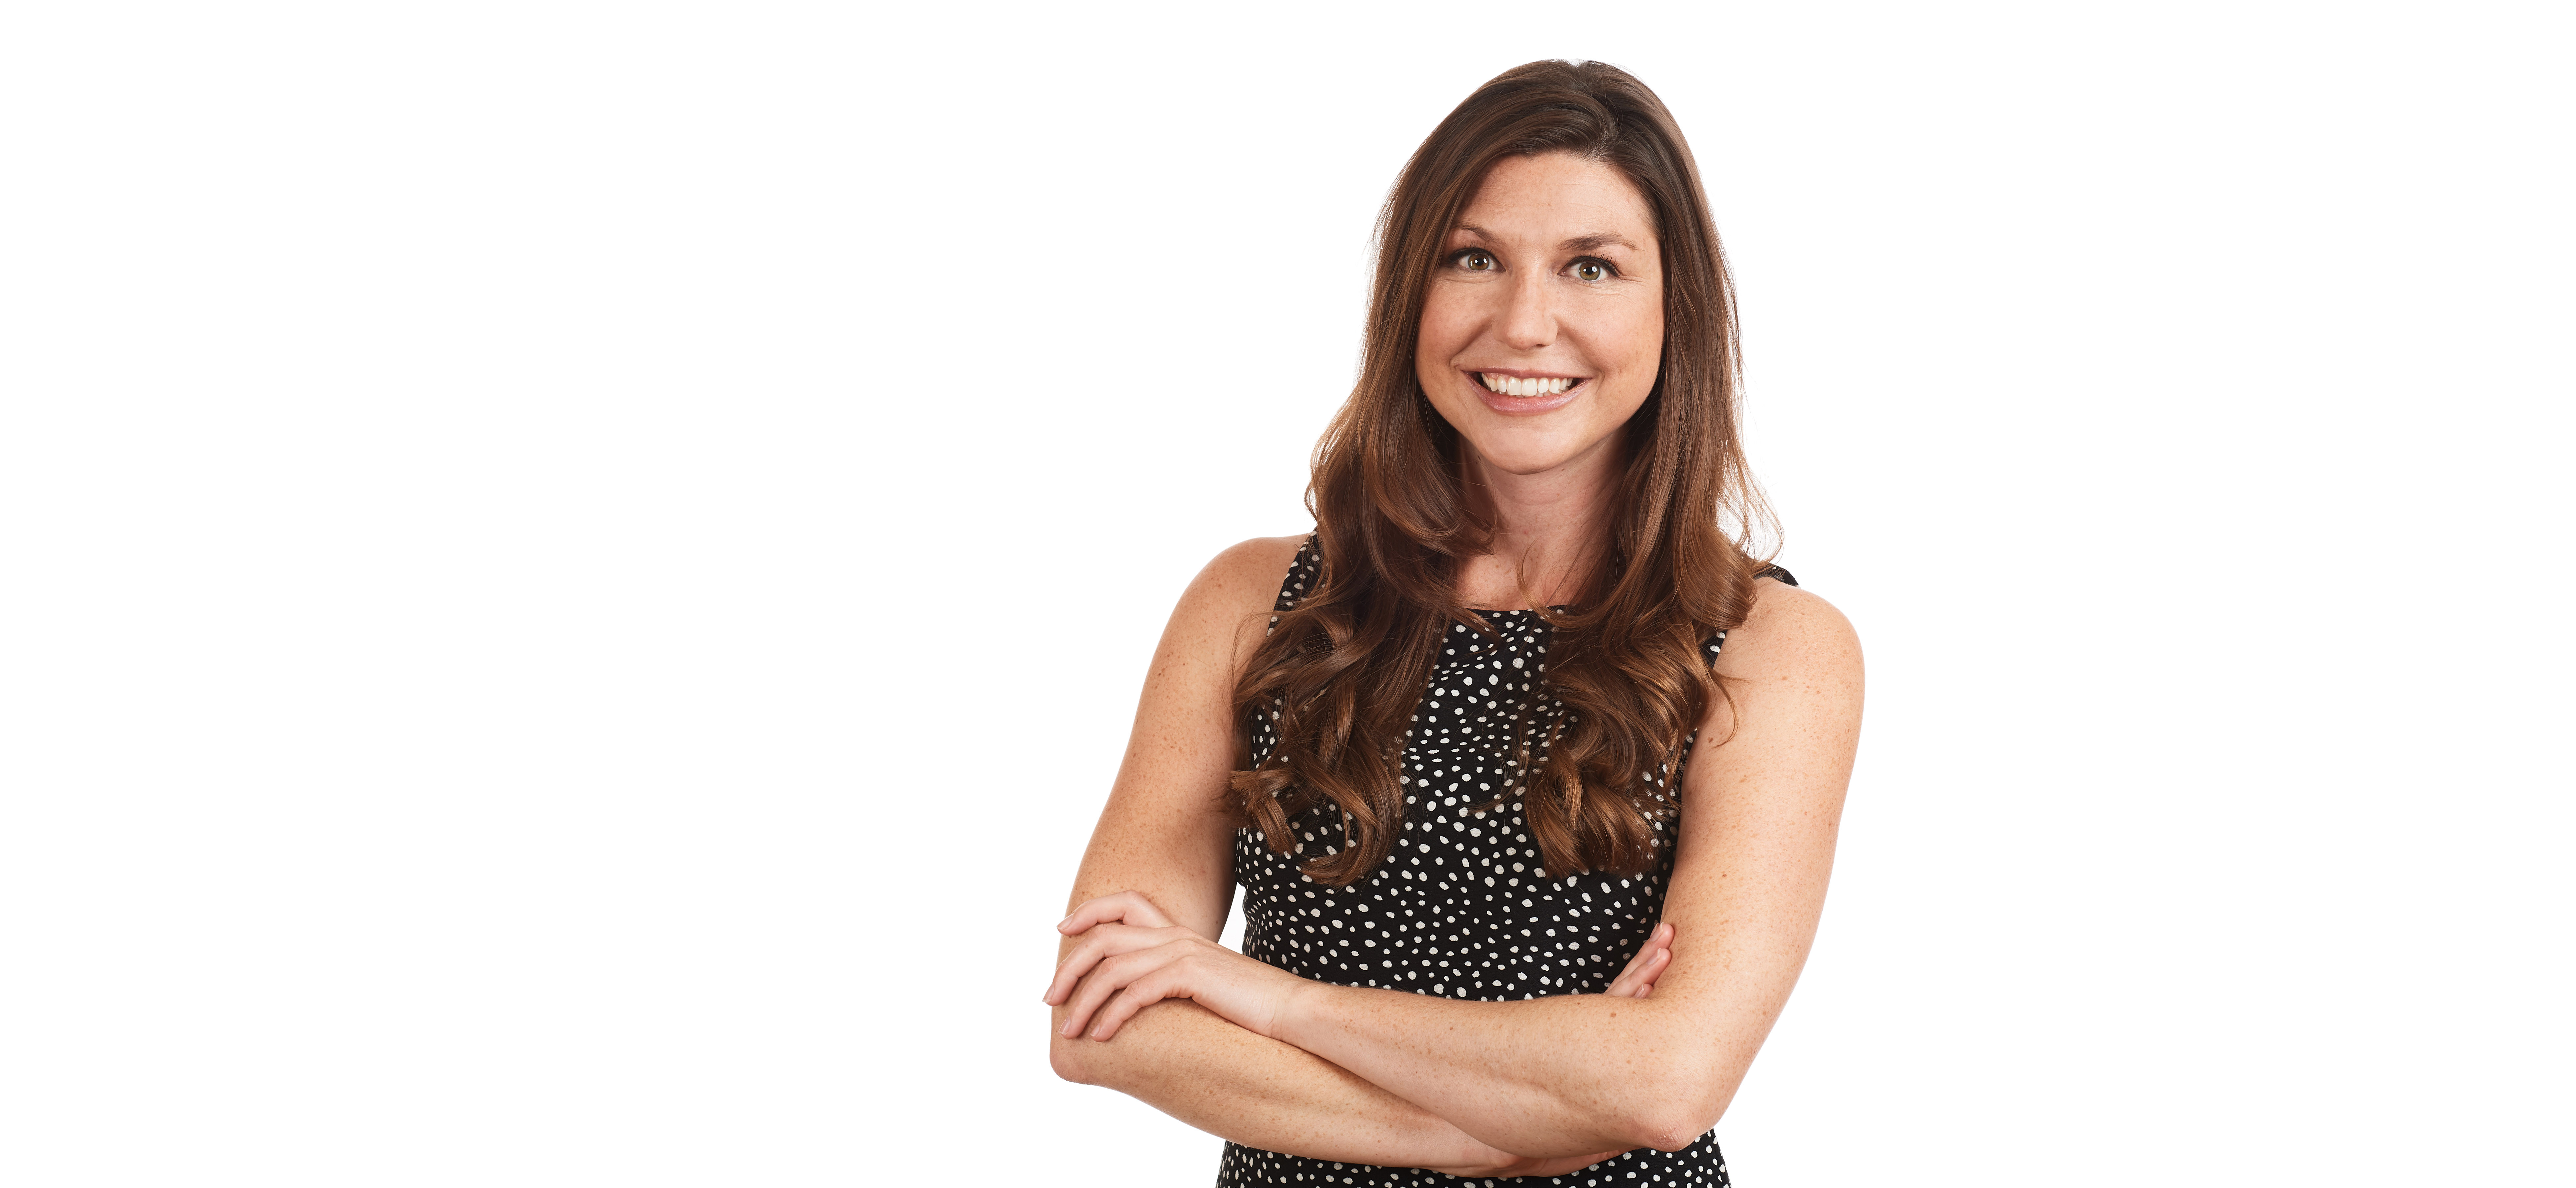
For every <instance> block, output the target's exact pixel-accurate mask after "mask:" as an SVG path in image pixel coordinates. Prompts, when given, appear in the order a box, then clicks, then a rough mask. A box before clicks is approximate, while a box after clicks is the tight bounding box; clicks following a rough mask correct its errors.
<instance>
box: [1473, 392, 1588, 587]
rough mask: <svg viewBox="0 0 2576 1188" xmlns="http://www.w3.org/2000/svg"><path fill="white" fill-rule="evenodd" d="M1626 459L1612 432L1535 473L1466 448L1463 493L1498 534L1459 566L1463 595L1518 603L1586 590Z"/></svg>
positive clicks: (1495, 533)
mask: <svg viewBox="0 0 2576 1188" xmlns="http://www.w3.org/2000/svg"><path fill="white" fill-rule="evenodd" d="M1624 460H1625V456H1624V453H1623V451H1622V450H1621V449H1620V448H1619V443H1618V441H1617V436H1616V435H1615V434H1614V435H1613V436H1612V438H1611V440H1608V441H1605V442H1603V443H1601V446H1600V447H1599V448H1596V449H1594V450H1591V451H1589V452H1587V453H1586V454H1585V455H1584V456H1582V457H1580V458H1575V459H1572V460H1570V461H1568V462H1567V463H1566V464H1564V465H1562V466H1558V467H1554V468H1552V469H1548V470H1543V471H1540V472H1538V473H1536V474H1513V473H1511V472H1509V471H1505V470H1501V469H1499V468H1497V467H1495V466H1493V465H1491V464H1490V463H1488V462H1486V461H1485V460H1484V458H1483V457H1481V456H1479V455H1477V454H1476V453H1475V452H1474V451H1473V450H1472V449H1471V450H1469V451H1468V452H1467V459H1466V470H1467V473H1466V475H1465V478H1466V484H1465V486H1466V491H1465V494H1466V496H1467V498H1468V499H1470V500H1472V501H1474V502H1475V503H1476V504H1477V505H1478V510H1480V511H1482V512H1483V513H1484V514H1485V515H1486V517H1487V520H1488V522H1489V523H1491V524H1492V525H1493V526H1494V535H1493V543H1492V545H1491V547H1490V549H1489V551H1487V552H1486V553H1485V554H1484V555H1483V556H1478V557H1470V558H1468V559H1467V562H1466V564H1465V565H1464V566H1462V567H1461V568H1460V570H1459V574H1458V596H1459V600H1460V601H1461V602H1463V603H1465V604H1466V605H1468V606H1471V607H1480V608H1484V609H1489V610H1517V609H1521V608H1522V607H1523V606H1524V605H1525V604H1529V603H1536V604H1537V605H1541V606H1558V605H1564V604H1567V603H1571V602H1573V601H1575V600H1576V599H1577V598H1579V597H1581V596H1582V594H1583V587H1584V584H1585V582H1584V579H1585V577H1586V576H1587V574H1588V573H1589V571H1590V569H1591V567H1592V565H1593V564H1594V563H1595V562H1596V561H1597V560H1598V558H1599V555H1600V551H1601V543H1602V542H1603V541H1604V540H1605V539H1607V536H1608V529H1609V517H1610V510H1611V507H1612V504H1613V502H1614V494H1615V490H1616V487H1617V483H1618V478H1619V472H1620V470H1621V466H1620V463H1621V462H1622V461H1624ZM1524 590H1526V591H1527V596H1526V597H1524V595H1523V591H1524Z"/></svg>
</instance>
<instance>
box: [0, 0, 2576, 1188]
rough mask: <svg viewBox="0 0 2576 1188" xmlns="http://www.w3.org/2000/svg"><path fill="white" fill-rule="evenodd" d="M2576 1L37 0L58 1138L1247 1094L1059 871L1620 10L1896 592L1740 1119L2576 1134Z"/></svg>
mask: <svg viewBox="0 0 2576 1188" xmlns="http://www.w3.org/2000/svg"><path fill="white" fill-rule="evenodd" d="M2553 10H2555V11H2553ZM2563 20H2564V11H2563V9H2557V8H2556V6H2551V5H2541V4H2533V5H2527V6H2512V5H2473V4H2440V5H2435V4H2418V5H2377V4H2332V5H2327V4H2319V5H2313V6H2305V7H2300V6H2286V5H2278V4H2157V5H2128V6H2118V7H2114V6H2103V5H2059V4H2034V5H2026V6H2003V5H1972V6H1942V5H1888V6H1882V7H1869V6H1811V5H1782V4H1766V5H1752V4H1741V5H1739V4H1724V5H1687V6H1674V7H1672V8H1664V9H1657V8H1647V7H1628V6H1619V5H1561V6H1543V5H1511V4H1484V5H1438V6H1431V5H1423V6H1406V5H1386V4H1369V5H1351V6H1295V7H1287V6H1280V7H1273V8H1266V9H1254V8H1248V7H1246V8H1234V9H1224V8H1218V7H1213V6H1175V7H1171V8H1168V9H1160V10H1146V9H1116V8H1098V7H1086V6H1048V7H1035V6H1032V7H1030V8H1027V9H1010V8H1001V7H981V8H968V7H962V6H960V7H953V8H948V9H945V10H942V11H941V12H940V13H938V14H937V15H923V14H919V13H911V12H897V11H892V10H890V9H886V8H870V7H867V6H861V7H859V8H855V9H853V8H848V7H844V6H829V5H813V6H804V7H782V6H768V5H745V4H735V5H714V4H696V5H668V4H666V5H634V4H628V5H608V4H594V5H587V6H579V5H565V4H446V5H437V6H431V5H415V6H409V7H407V8H406V7H399V6H364V7H363V8H362V6H347V5H324V4H312V5H303V6H293V5H276V4H238V5H226V6H183V5H167V6H159V7H152V6H131V5H114V4H100V5H79V6H74V5H33V4H30V5H22V6H13V7H11V8H10V9H9V10H8V12H7V15H6V16H5V17H0V178H5V184H0V971H5V976H0V1180H5V1181H6V1182H8V1183H11V1184H24V1185H79V1184H152V1185H161V1184H180V1183H246V1184H260V1185H348V1184H371V1185H372V1184H462V1183H475V1184H542V1185H557V1184H619V1185H634V1184H689V1185H696V1184H881V1183H1029V1182H1047V1183H1097V1184H1165V1183H1169V1184H1190V1183H1205V1182H1207V1181H1208V1180H1209V1179H1210V1178H1211V1177H1212V1175H1213V1173H1214V1166H1215V1158H1216V1149H1217V1142H1216V1140H1215V1139H1213V1138H1209V1137H1207V1136H1204V1135H1200V1134H1198V1133H1197V1132H1194V1131H1190V1130H1188V1129H1186V1128H1184V1127H1182V1126H1180V1125H1179V1124H1177V1123H1174V1122H1171V1121H1169V1120H1167V1119H1165V1118H1163V1117H1162V1116H1161V1115H1159V1114H1156V1113H1154V1112H1153V1111H1152V1110H1150V1109H1148V1108H1147V1107H1145V1106H1142V1105H1139V1104H1137V1103H1135V1102H1133V1101H1130V1100H1128V1099H1126V1098H1123V1097H1120V1096H1118V1095H1116V1094H1113V1093H1110V1092H1108V1091H1105V1090H1099V1089H1089V1088H1081V1087H1076V1086H1071V1085H1067V1084H1064V1083H1062V1082H1059V1081H1056V1080H1055V1079H1053V1078H1052V1077H1051V1075H1050V1074H1049V1073H1048V1071H1047V1068H1046V1064H1045V1059H1044V1055H1043V1046H1044V1041H1043V1038H1042V1031H1043V1028H1044V1026H1045V1025H1044V1023H1043V1022H1042V1020H1043V1019H1044V1018H1045V1011H1044V1008H1043V1007H1042V1006H1041V1005H1040V1004H1039V1002H1038V994H1039V991H1040V989H1041V988H1042V986H1043V984H1044V982H1045V979H1046V974H1047V970H1048V967H1049V964H1050V962H1051V960H1052V954H1053V937H1052V934H1051V933H1050V932H1049V930H1048V925H1049V924H1051V923H1052V922H1053V921H1054V920H1055V919H1056V917H1057V916H1058V915H1059V914H1060V912H1061V910H1062V908H1063V906H1064V899H1063V897H1064V894H1065V892H1066V889H1067V887H1068V885H1069V883H1070V879H1071V876H1072V873H1073V868H1074V864H1075V862H1076V859H1077V857H1078V855H1079V852H1080V849H1081V846H1082V843H1083V839H1084V837H1085V836H1086V835H1087V833H1088V830H1089V828H1090V825H1091V821H1092V818H1093V815H1094V814H1095V813H1096V812H1097V811H1098V807H1099V804H1100V801H1101V798H1102V796H1103V793H1104V791H1105V789H1106V786H1107V782H1108V779H1109V777H1110V775H1111V772H1112V770H1113V768H1114V765H1115V763H1116V760H1117V756H1118V753H1119V750H1120V748H1121V746H1122V745H1123V740H1124V732H1125V729H1126V723H1127V719H1128V715H1129V713H1130V711H1131V707H1132V705H1133V700H1132V699H1133V697H1134V694H1135V691H1136V688H1137V685H1138V683H1139V681H1140V679H1141V677H1142V674H1143V670H1144V664H1145V660H1146V657H1147V654H1148V651H1149V649H1150V648H1151V645H1152V643H1153V640H1154V637H1155V634H1156V632H1157V631H1158V630H1159V628H1160V625H1161V621H1162V618H1163V616H1164V614H1165V613H1166V612H1167V611H1168V609H1169V607H1170V605H1171V602H1172V600H1173V598H1174V597H1175V596H1176V595H1177V594H1178V593H1179V591H1180V589H1181V587H1182V585H1183V584H1184V583H1185V582H1186V581H1187V580H1188V578H1189V576H1190V575H1191V573H1192V572H1194V570H1195V569H1196V568H1197V567H1198V566H1199V565H1200V564H1201V563H1203V562H1204V561H1205V560H1206V559H1207V558H1208V557H1209V556H1211V555H1212V554H1214V553H1215V552H1216V551H1217V550H1219V549H1220V548H1222V547H1224V546H1225V545H1227V544H1229V543H1231V542H1233V541H1235V540H1238V539H1241V538H1244V537H1247V536H1254V535H1278V534H1286V533H1291V532H1299V531H1303V530H1304V528H1305V526H1306V521H1305V520H1304V518H1303V513H1302V511H1301V510H1300V507H1299V502H1298V496H1299V491H1300V487H1301V485H1302V482H1303V477H1304V469H1303V468H1304V462H1305V457H1306V452H1307V450H1308V449H1309V448H1310V446H1311V445H1312V442H1313V439H1314V436H1315V434H1316V432H1317V431H1318V430H1319V429H1320V428H1321V427H1322V424H1323V422H1324V419H1325V418H1326V416H1327V415H1328V414H1329V413H1330V411H1331V409H1332V408H1333V407H1334V405H1335V404H1336V402H1337V401H1338V400H1339V399H1340V397H1341V396H1342V394H1343V393H1344V391H1345V390H1346V388H1347V385H1348V383H1349V382H1350V379H1351V377H1352V374H1353V368H1354V364H1355V361H1356V358H1355V349H1356V343H1357V338H1358V330H1359V322H1360V315H1361V302H1362V298H1363V284H1364V277H1365V274H1366V268H1367V258H1368V257H1367V252H1368V246H1369V245H1368V236H1369V231H1370V224H1371V220H1372V218H1373V217H1374V215H1375V212H1376V208H1377V204H1378V203H1379V202H1380V201H1381V200H1382V198H1383V196H1384V192H1385V188H1386V186H1387V185H1388V183H1389V182H1390V181H1391V180H1392V179H1393V177H1394V175H1395V171H1396V169H1397V167H1398V166H1399V165H1400V164H1401V163H1402V161H1403V159H1404V157H1405V155H1406V153H1407V152H1408V151H1410V150H1411V148H1412V147H1413V146H1414V145H1415V144H1416V143H1417V142H1418V141H1419V140H1420V138H1421V137H1422V136H1423V135H1424V134H1425V133H1426V132H1428V131H1429V130H1430V128H1431V126H1432V125H1433V124H1434V123H1435V122H1436V121H1437V120H1438V119H1439V118H1440V117H1441V116H1442V115H1443V114H1444V113H1445V112H1446V111H1447V110H1448V109H1449V108H1450V107H1451V106H1452V105H1454V104H1455V103H1456V102H1457V101H1458V100H1459V99H1461V98H1463V97H1464V96H1465V95H1466V94H1467V93H1468V92H1469V91H1470V90H1472V89H1473V88H1474V87H1475V86H1476V85H1477V84H1478V83H1480V82H1482V81H1483V80H1484V79H1486V78H1488V77H1490V76H1492V75H1494V74H1495V73H1498V72H1500V71H1501V70H1503V69H1505V68H1507V67H1510V66H1512V65H1515V64H1518V63H1520V62H1524V61H1527V60H1530V59H1533V58H1539V57H1559V56H1564V57H1576V58H1582V57H1596V58H1600V59H1603V60H1606V61H1610V62H1614V63H1617V64H1620V65H1622V66H1625V67H1627V68H1629V69H1631V70H1633V71H1635V72H1636V73H1637V74H1638V75H1640V76H1641V77H1642V78H1644V79H1645V80H1646V81H1647V82H1648V83H1649V84H1650V85H1652V86H1654V87H1655V88H1657V89H1658V91H1660V93H1661V94H1662V95H1663V96H1664V98H1665V100H1666V101H1667V102H1668V104H1669V105H1670V106H1671V107H1672V109H1673V110H1674V112H1675V113H1676V114H1677V115H1678V117H1679V118H1680V121H1681V123H1682V126H1683V128H1684V129H1685V130H1686V132H1687V133H1688V134H1689V135H1690V137H1691V138H1692V143H1693V145H1694V147H1695V149H1696V151H1697V153H1698V155H1699V159H1700V162H1701V164H1702V167H1703V169H1704V170H1705V172H1706V175H1707V178H1708V182H1709V186H1710V189H1711V197H1712V199H1713V202H1714V206H1715V209H1716V211H1717V214H1718V221H1719V226H1720V229H1721V232H1722V234H1723V235H1724V237H1725V240H1726V244H1727V247H1728V250H1729V252H1730V253H1731V256H1732V259H1733V262H1734V266H1735V275H1736V279H1737V280H1738V282H1739V283H1740V286H1741V290H1742V301H1743V311H1744V313H1743V316H1744V334H1745V340H1746V345H1747V351H1748V357H1749V380H1750V382H1749V390H1750V393H1751V396H1750V400H1751V405H1750V407H1751V414H1750V415H1751V446H1752V457H1753V460H1754V463H1755V466H1756V468H1757V471H1758V473H1759V475H1760V476H1761V478H1762V479H1763V480H1764V481H1765V482H1766V483H1767V485H1768V488H1769V490H1770V492H1771V493H1772V495H1773V496H1774V498H1775V500H1776V502H1777V504H1778V506H1779V510H1780V512H1781V514H1782V518H1783V520H1784V522H1785V525H1786V528H1787V538H1786V550H1785V551H1784V552H1783V553H1782V556H1781V559H1782V561H1783V562H1784V563H1785V564H1787V565H1788V566H1789V567H1790V568H1792V569H1794V570H1795V571H1796V572H1797V573H1798V575H1799V576H1800V577H1801V578H1802V579H1803V580H1804V581H1805V583H1806V584H1807V586H1808V587H1809V588H1810V589H1812V590H1815V591H1817V592H1819V593H1821V594H1823V595H1825V596H1826V597H1828V598H1830V599H1832V600H1833V601H1834V602H1836V603H1837V604H1838V605H1840V606H1841V607H1842V608H1843V609H1844V610H1845V611H1846V612H1847V613H1848V614H1849V615H1850V616H1851V618H1852V620H1853V621H1854V622H1855V624H1857V626H1858V628H1859V630H1860V632H1861V635H1862V638H1863V640H1864V642H1865V644H1866V646H1867V648H1868V652H1869V662H1870V677H1871V688H1870V706H1869V719H1868V726H1867V731H1866V737H1865V740H1864V742H1863V746H1862V752H1861V758H1860V765H1859V771H1858V774H1857V776H1856V777H1855V779H1854V782H1853V785H1852V794H1851V802H1850V811H1849V815H1848V818H1847V823H1846V827H1845V833H1844V842H1843V848H1842V853H1841V858H1842V861H1841V865H1840V868H1839V871H1838V878H1837V880H1836V883H1835V887H1834V891H1833V898H1832V901H1831V903H1830V904H1829V906H1828V909H1827V913H1826V916H1825V922H1824V928H1823V932H1822V934H1821V936H1820V938H1819V940H1818V943H1817V946H1816V950H1815V955H1814V959H1813V961H1812V962H1811V964H1810V965H1809V967H1808V970H1807V974H1806V977H1805V981H1804V983H1803V984H1802V986H1801V988H1800V990H1799V992H1798V994H1797V997H1796V998H1795V999H1794V1000H1793V1002H1792V1004H1791V1006H1790V1009H1789V1011H1788V1013H1787V1015H1786V1016H1785V1018H1784V1019H1783V1021H1782V1022H1781V1024H1780V1026H1779V1028H1778V1030H1777V1032H1776V1033H1775V1034H1774V1037H1773V1039H1772V1041H1771V1044H1770V1046H1769V1048H1768V1050H1767V1051H1766V1052H1765V1053H1764V1055H1763V1057H1762V1059H1761V1061H1760V1062H1759V1063H1758V1064H1757V1065H1756V1066H1755V1068H1754V1071H1753V1074H1752V1076H1751V1078H1750V1079H1749V1080H1748V1081H1747V1082H1746V1083H1745V1085H1744V1088H1743V1091H1742V1093H1741V1095H1740V1096H1739V1097H1738V1098H1737V1100H1736V1104H1735V1106H1734V1108H1733V1110H1732V1111H1731V1112H1730V1113H1729V1114H1728V1116H1727V1117H1726V1119H1725V1120H1724V1122H1722V1123H1721V1124H1720V1127H1719V1136H1720V1139H1721V1141H1722V1142H1723V1143H1724V1145H1725V1148H1726V1150H1727V1152H1728V1155H1729V1156H1730V1162H1731V1163H1732V1165H1733V1167H1734V1169H1735V1172H1736V1175H1737V1178H1738V1182H1739V1183H1742V1184H1745V1185H1748V1186H1759V1188H1793V1186H1809V1185H1854V1186H1863V1185H1866V1186H1876V1185H1886V1184H1895V1183H1906V1184H1963V1185H2061V1184H2112V1185H2126V1184H2172V1183H2194V1184H2245V1185H2255V1184H2261V1185H2273V1184H2283V1183H2319V1184H2323V1183H2334V1184H2347V1183H2350V1184H2412V1183H2448V1184H2478V1185H2490V1184H2492V1185H2504V1184H2541V1183H2566V1182H2567V1180H2566V1179H2565V1177H2566V1176H2567V1174H2568V1173H2567V1170H2566V1168H2567V1157H2566V1153H2565V1151H2564V1149H2563V1148H2564V1145H2565V1139H2566V1133H2565V1129H2564V1128H2565V1124H2566V1119H2567V1117H2568V1116H2569V1110H2570V1108H2571V1101H2570V1099H2569V1095H2568V1090H2567V1082H2568V1074H2567V1071H2566V1070H2567V1068H2568V1065H2569V1061H2570V1060H2571V1059H2576V1052H2571V1050H2570V1048H2571V1045H2570V1035H2569V1027H2568V1024H2567V1022H2566V1015H2567V1011H2566V1004H2567V1003H2568V1002H2570V1001H2576V985H2571V979H2570V976H2569V958H2568V938H2569V934H2570V927H2569V920H2568V916H2567V912H2566V910H2565V909H2566V905H2567V903H2568V902H2569V900H2570V898H2571V887H2570V885H2569V878H2568V875H2567V865H2568V861H2567V857H2566V854H2567V851H2568V846H2569V840H2570V838H2569V826H2570V823H2571V812H2570V809H2569V807H2568V802H2569V797H2570V794H2571V792H2576V788H2571V780H2570V778H2569V774H2568V765H2567V760H2566V740H2567V736H2566V728H2565V726H2564V722H2565V719H2566V714H2567V711H2568V709H2569V705H2568V698H2567V696H2566V694H2565V687H2566V678H2565V675H2564V674H2565V672H2566V671H2567V666H2568V664H2569V663H2570V661H2571V659H2576V657H2571V655H2570V651H2571V649H2570V647H2569V643H2570V641H2569V630H2568V626H2567V611H2568V610H2569V606H2568V597H2567V590H2568V584H2567V583H2568V576H2569V575H2568V568H2569V567H2568V565H2567V559H2566V554H2567V549H2568V543H2569V530H2568V509H2569V505H2570V501H2569V495H2570V492H2569V491H2568V485H2567V482H2566V478H2565V475H2566V470H2567V467H2566V463H2565V461H2564V457H2565V454H2566V450H2567V435H2568V430H2569V428H2570V418H2569V416H2568V413H2567V407H2568V402H2569V401H2570V399H2571V397H2576V378H2571V372H2572V371H2576V369H2571V366H2570V363H2569V360H2568V349H2569V337H2568V325H2569V318H2570V315H2571V313H2576V309H2571V300H2570V293H2569V284H2570V276H2571V264H2576V259H2571V257H2572V256H2576V253H2572V252H2571V242H2570V241H2571V236H2570V232H2569V230H2568V212H2569V211H2570V210H2571V209H2576V192H2571V191H2572V190H2576V187H2571V177H2570V167H2569V151H2568V150H2569V144H2570V143H2571V140H2570V127H2569V123H2568V121H2567V119H2566V113H2567V112H2568V111H2569V110H2570V107H2571V104H2576V95H2571V93H2570V86H2569V82H2568V79H2569V72H2568V70H2567V65H2566V64H2567V61H2568V55H2569V53H2570V48H2571V47H2570V44H2569V39H2568V37H2567V30H2566V28H2565V27H2564V25H2563V23H2562V22H2563Z"/></svg>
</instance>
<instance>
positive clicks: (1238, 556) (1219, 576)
mask: <svg viewBox="0 0 2576 1188" xmlns="http://www.w3.org/2000/svg"><path fill="white" fill-rule="evenodd" d="M1305 543H1306V538H1305V537H1303V536H1256V537H1254V538H1252V539H1251V540H1247V541H1244V542H1243V543H1241V544H1237V545H1234V546H1232V547H1230V548H1228V549H1226V550H1225V551H1224V552H1222V553H1218V554H1217V555H1216V559H1215V560H1212V561H1210V562H1208V563H1207V568H1205V569H1202V570H1200V571H1199V576H1198V577H1197V578H1196V579H1195V580H1193V581H1192V582H1191V583H1190V589H1189V592H1188V593H1187V594H1185V595H1183V596H1182V598H1183V601H1184V602H1195V601H1207V602H1210V603H1213V604H1215V605H1214V607H1212V609H1218V608H1221V609H1223V610H1226V611H1229V612H1233V613H1238V614H1239V613H1247V612H1252V611H1259V612H1263V613H1267V612H1268V611H1269V610H1270V608H1271V607H1272V606H1274V605H1276V604H1277V603H1278V601H1279V583H1280V582H1281V581H1283V580H1285V579H1286V578H1287V576H1288V566H1289V564H1290V563H1291V562H1293V561H1295V560H1296V559H1297V550H1298V549H1300V548H1302V547H1304V546H1305Z"/></svg>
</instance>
